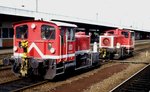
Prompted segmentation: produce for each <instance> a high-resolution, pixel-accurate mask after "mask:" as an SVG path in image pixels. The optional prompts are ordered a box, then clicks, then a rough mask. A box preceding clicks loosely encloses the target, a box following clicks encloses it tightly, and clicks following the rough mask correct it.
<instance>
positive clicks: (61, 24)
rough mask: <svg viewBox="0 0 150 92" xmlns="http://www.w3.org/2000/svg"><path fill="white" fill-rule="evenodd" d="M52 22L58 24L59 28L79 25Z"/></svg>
mask: <svg viewBox="0 0 150 92" xmlns="http://www.w3.org/2000/svg"><path fill="white" fill-rule="evenodd" d="M50 22H52V23H54V24H56V25H57V26H65V27H77V25H75V24H70V23H65V22H57V21H50Z"/></svg>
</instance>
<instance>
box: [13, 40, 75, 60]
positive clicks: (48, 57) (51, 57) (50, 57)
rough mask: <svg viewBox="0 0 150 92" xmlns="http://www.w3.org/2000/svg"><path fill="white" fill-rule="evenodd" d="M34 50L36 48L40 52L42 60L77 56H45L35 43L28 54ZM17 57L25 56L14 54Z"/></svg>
mask: <svg viewBox="0 0 150 92" xmlns="http://www.w3.org/2000/svg"><path fill="white" fill-rule="evenodd" d="M32 48H35V50H36V51H37V52H38V54H39V55H40V56H41V58H43V59H61V58H68V57H73V56H75V54H67V55H66V54H65V55H61V56H60V55H59V56H55V55H44V54H43V53H42V52H41V50H40V49H39V48H38V47H37V46H36V44H35V43H32V44H31V45H30V47H29V49H28V52H30V51H31V49H32ZM14 56H15V57H21V56H23V53H14Z"/></svg>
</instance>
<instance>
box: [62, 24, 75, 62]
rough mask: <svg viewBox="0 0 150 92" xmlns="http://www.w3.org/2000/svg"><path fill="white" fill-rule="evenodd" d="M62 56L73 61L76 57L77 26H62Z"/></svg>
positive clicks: (64, 59) (63, 58)
mask: <svg viewBox="0 0 150 92" xmlns="http://www.w3.org/2000/svg"><path fill="white" fill-rule="evenodd" d="M60 39H61V42H60V44H61V58H62V60H63V61H73V60H74V59H75V58H74V56H75V28H71V27H61V30H60Z"/></svg>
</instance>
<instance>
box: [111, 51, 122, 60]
mask: <svg viewBox="0 0 150 92" xmlns="http://www.w3.org/2000/svg"><path fill="white" fill-rule="evenodd" d="M121 57H122V50H121V49H117V52H116V53H115V54H114V57H113V58H114V59H121Z"/></svg>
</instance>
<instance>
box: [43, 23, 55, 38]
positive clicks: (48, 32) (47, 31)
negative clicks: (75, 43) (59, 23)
mask: <svg viewBox="0 0 150 92" xmlns="http://www.w3.org/2000/svg"><path fill="white" fill-rule="evenodd" d="M41 38H42V39H48V40H51V39H55V28H54V27H53V26H50V25H42V26H41Z"/></svg>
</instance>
